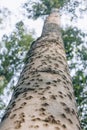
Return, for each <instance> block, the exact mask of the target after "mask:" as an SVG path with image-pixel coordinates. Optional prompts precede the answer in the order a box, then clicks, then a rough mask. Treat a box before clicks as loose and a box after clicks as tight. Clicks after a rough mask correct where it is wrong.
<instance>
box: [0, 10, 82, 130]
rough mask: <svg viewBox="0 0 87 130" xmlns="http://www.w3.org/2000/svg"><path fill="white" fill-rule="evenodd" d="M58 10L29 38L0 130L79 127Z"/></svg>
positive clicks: (57, 129)
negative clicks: (30, 43) (27, 50)
mask: <svg viewBox="0 0 87 130" xmlns="http://www.w3.org/2000/svg"><path fill="white" fill-rule="evenodd" d="M59 20H60V19H59V16H58V14H57V13H56V12H55V13H52V14H51V15H50V16H49V17H48V18H47V19H46V21H45V24H44V27H43V31H42V36H41V37H40V38H39V39H37V40H36V41H35V42H33V44H32V46H31V49H30V51H29V52H28V54H27V62H26V64H25V67H24V69H23V71H22V73H21V75H20V79H19V81H18V85H17V87H16V89H15V91H14V93H13V96H12V99H11V101H10V103H9V105H8V108H7V111H6V114H5V116H4V117H3V119H2V123H1V126H0V130H16V129H19V130H36V129H37V130H81V128H80V123H79V120H78V115H77V108H76V102H75V98H74V94H73V86H72V81H71V77H70V75H69V69H68V65H67V61H66V56H65V51H64V46H63V42H62V39H61V32H60V27H59V25H60V22H59Z"/></svg>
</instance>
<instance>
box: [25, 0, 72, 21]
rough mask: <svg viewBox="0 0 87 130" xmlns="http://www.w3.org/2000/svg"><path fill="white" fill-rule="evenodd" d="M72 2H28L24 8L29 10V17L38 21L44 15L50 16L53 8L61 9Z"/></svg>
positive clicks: (54, 0) (57, 0)
mask: <svg viewBox="0 0 87 130" xmlns="http://www.w3.org/2000/svg"><path fill="white" fill-rule="evenodd" d="M68 2H70V0H39V1H37V2H32V1H27V2H26V3H25V4H24V6H23V7H24V8H25V9H26V10H27V12H28V13H27V16H28V17H29V18H30V17H32V18H34V19H37V18H38V17H41V16H43V15H49V14H50V12H51V11H52V9H53V8H58V9H59V8H61V7H64V6H65V5H66V3H68Z"/></svg>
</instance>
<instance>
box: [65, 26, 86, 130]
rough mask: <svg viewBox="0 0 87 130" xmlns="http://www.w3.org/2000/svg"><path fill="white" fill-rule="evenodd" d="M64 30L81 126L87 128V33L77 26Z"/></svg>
mask: <svg viewBox="0 0 87 130" xmlns="http://www.w3.org/2000/svg"><path fill="white" fill-rule="evenodd" d="M62 32H63V41H64V45H65V51H66V55H67V60H68V62H69V68H70V72H71V75H72V82H73V86H74V92H75V97H76V101H77V105H78V110H79V111H78V114H79V117H80V120H81V126H82V128H84V129H87V116H86V115H87V105H86V104H87V93H86V91H87V90H86V86H87V74H86V72H85V70H87V47H86V46H85V43H84V39H85V34H84V33H82V32H81V30H78V29H77V28H76V27H75V28H72V27H70V28H67V29H65V30H63V31H62Z"/></svg>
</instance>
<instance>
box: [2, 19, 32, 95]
mask: <svg viewBox="0 0 87 130" xmlns="http://www.w3.org/2000/svg"><path fill="white" fill-rule="evenodd" d="M32 40H33V38H32V36H31V35H30V34H28V33H27V32H26V30H25V29H24V24H23V22H22V21H20V22H18V23H17V24H16V28H15V31H13V32H12V33H11V35H10V36H6V35H4V36H3V38H2V42H1V46H2V49H1V52H0V81H1V82H2V84H0V93H3V89H4V87H6V86H7V84H8V83H9V82H10V81H11V79H12V77H13V76H14V75H15V74H16V73H17V72H19V71H20V70H21V68H22V66H23V63H24V57H25V54H26V52H27V50H28V49H29V47H30V43H31V42H32ZM3 45H4V47H3ZM13 86H14V84H13ZM13 86H12V87H13Z"/></svg>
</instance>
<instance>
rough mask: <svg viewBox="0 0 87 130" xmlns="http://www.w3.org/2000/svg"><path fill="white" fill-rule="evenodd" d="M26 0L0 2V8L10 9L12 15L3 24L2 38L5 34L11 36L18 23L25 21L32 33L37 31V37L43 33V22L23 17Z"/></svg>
mask: <svg viewBox="0 0 87 130" xmlns="http://www.w3.org/2000/svg"><path fill="white" fill-rule="evenodd" d="M25 1H26V0H0V7H6V8H8V9H9V10H10V11H11V12H12V14H11V16H8V18H7V19H6V21H5V22H4V24H3V27H2V28H1V30H0V35H1V36H2V35H3V34H4V33H6V34H9V33H10V32H11V31H12V30H13V29H14V25H15V23H16V22H18V21H20V20H23V21H24V23H25V24H26V27H27V28H28V29H29V30H30V31H32V30H35V32H36V37H39V36H40V35H41V32H42V27H43V20H42V19H40V18H39V19H37V20H35V21H33V20H32V19H31V20H28V19H27V18H25V17H23V15H22V14H23V10H22V9H21V5H22V4H23V3H24V2H25Z"/></svg>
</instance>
